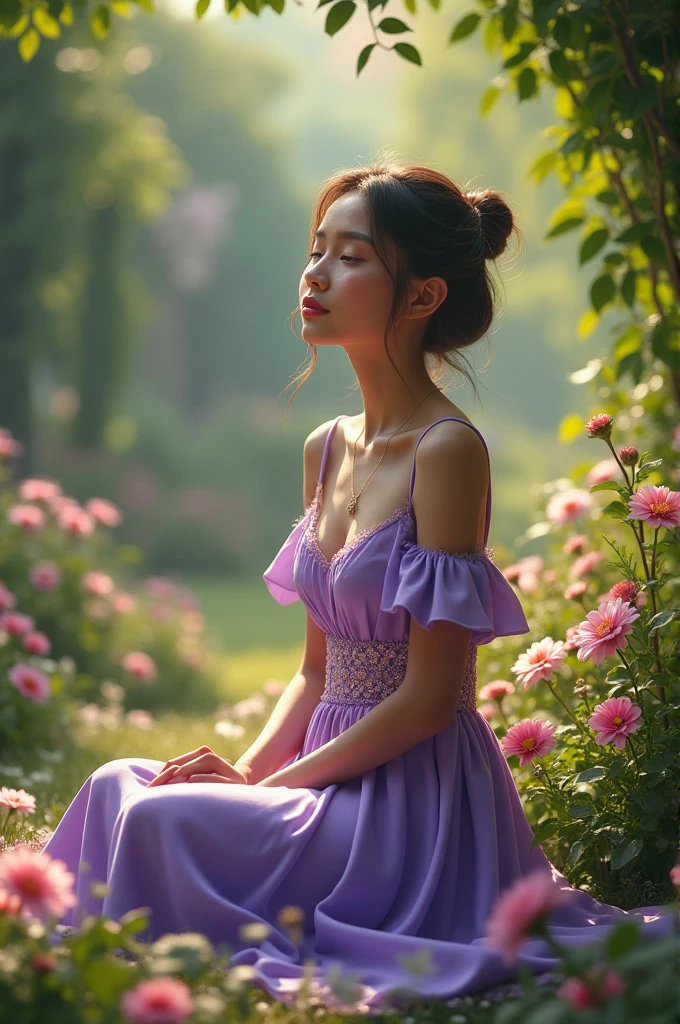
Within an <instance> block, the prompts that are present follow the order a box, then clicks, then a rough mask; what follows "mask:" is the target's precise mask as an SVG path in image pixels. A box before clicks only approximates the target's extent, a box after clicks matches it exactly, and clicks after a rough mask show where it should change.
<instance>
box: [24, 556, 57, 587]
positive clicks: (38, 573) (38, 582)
mask: <svg viewBox="0 0 680 1024" xmlns="http://www.w3.org/2000/svg"><path fill="white" fill-rule="evenodd" d="M30 580H31V583H32V584H33V586H34V587H36V588H37V589H38V590H45V591H49V590H54V589H55V587H58V586H59V584H60V582H61V570H60V568H59V566H58V565H56V563H55V562H38V563H37V564H36V565H34V566H33V567H32V569H31V572H30Z"/></svg>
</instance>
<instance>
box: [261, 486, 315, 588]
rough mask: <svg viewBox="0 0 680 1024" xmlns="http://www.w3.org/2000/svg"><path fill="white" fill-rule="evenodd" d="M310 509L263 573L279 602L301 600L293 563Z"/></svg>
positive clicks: (263, 577)
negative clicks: (296, 585) (294, 578)
mask: <svg viewBox="0 0 680 1024" xmlns="http://www.w3.org/2000/svg"><path fill="white" fill-rule="evenodd" d="M310 511H311V506H310V508H308V509H307V511H306V512H305V514H304V515H303V516H302V518H301V519H300V520H299V521H298V522H297V524H296V525H295V526H294V527H293V529H292V530H291V532H290V534H289V535H288V537H287V538H286V540H285V541H284V542H283V544H282V545H281V547H280V548H279V551H278V553H277V554H276V555H275V556H274V559H273V560H272V562H271V563H270V564H269V565H268V566H267V568H266V569H265V571H264V572H263V573H262V579H263V580H264V582H265V583H266V585H267V589H268V590H269V593H270V594H271V595H272V597H273V598H274V600H275V601H278V603H279V604H292V603H293V601H299V600H300V595H299V594H298V592H297V590H296V589H295V583H294V581H293V563H294V561H295V553H296V551H297V546H298V542H299V540H300V538H301V537H302V534H303V533H304V532H305V528H306V526H307V520H308V518H309V513H310Z"/></svg>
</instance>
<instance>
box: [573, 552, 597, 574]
mask: <svg viewBox="0 0 680 1024" xmlns="http://www.w3.org/2000/svg"><path fill="white" fill-rule="evenodd" d="M602 558H603V555H602V554H601V553H600V552H599V551H586V552H585V554H583V555H580V556H579V558H577V559H575V560H574V561H573V562H572V563H571V566H570V568H569V575H570V576H571V577H572V578H576V577H578V576H585V574H586V573H587V572H592V571H593V569H594V568H595V566H596V565H598V564H599V563H600V562H601V561H602Z"/></svg>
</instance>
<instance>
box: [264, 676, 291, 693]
mask: <svg viewBox="0 0 680 1024" xmlns="http://www.w3.org/2000/svg"><path fill="white" fill-rule="evenodd" d="M262 689H263V691H264V694H265V696H266V697H279V696H280V695H281V694H282V693H283V691H284V690H285V689H286V684H285V683H284V681H283V680H282V679H268V680H267V682H266V683H265V684H264V686H263V687H262Z"/></svg>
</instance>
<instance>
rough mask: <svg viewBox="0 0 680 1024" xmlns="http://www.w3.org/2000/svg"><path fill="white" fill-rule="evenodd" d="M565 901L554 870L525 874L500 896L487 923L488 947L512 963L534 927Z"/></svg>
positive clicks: (540, 869)
mask: <svg viewBox="0 0 680 1024" xmlns="http://www.w3.org/2000/svg"><path fill="white" fill-rule="evenodd" d="M565 902H566V895H565V893H564V890H563V889H562V888H561V887H560V883H559V881H557V880H556V879H554V878H553V876H552V871H545V870H544V869H543V868H537V869H536V870H535V871H530V872H529V873H528V874H526V875H522V876H521V877H520V878H518V879H517V881H516V882H514V884H513V885H512V886H510V887H509V888H508V889H506V890H504V891H503V892H502V893H501V895H500V896H499V897H498V899H497V900H496V903H495V904H494V907H493V909H492V911H491V914H490V915H489V917H488V919H487V921H486V938H487V942H488V944H489V946H492V947H493V948H495V949H500V950H501V951H502V953H503V961H504V963H506V964H507V963H512V962H513V960H515V959H516V957H517V954H518V952H519V950H520V949H521V947H522V945H523V944H524V943H525V942H526V941H527V939H528V938H529V936H530V934H531V930H532V928H533V926H534V925H535V924H537V923H538V922H539V921H541V920H543V919H545V918H546V916H547V915H548V914H549V913H550V911H551V910H553V909H554V908H556V907H559V906H561V905H562V904H563V903H565Z"/></svg>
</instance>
